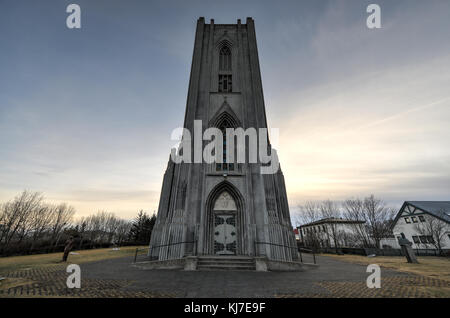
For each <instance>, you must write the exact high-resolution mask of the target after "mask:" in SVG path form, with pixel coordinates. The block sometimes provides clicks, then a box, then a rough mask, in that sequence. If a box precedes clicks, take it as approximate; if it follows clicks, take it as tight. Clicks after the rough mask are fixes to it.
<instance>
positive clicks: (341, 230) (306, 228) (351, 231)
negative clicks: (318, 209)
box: [298, 218, 367, 248]
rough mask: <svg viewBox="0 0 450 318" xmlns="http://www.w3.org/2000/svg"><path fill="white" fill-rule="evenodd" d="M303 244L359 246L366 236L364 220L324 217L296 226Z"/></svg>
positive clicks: (324, 246) (323, 246)
mask: <svg viewBox="0 0 450 318" xmlns="http://www.w3.org/2000/svg"><path fill="white" fill-rule="evenodd" d="M298 230H299V233H300V242H301V243H303V245H304V246H311V247H312V246H315V247H322V248H326V247H329V248H334V247H359V246H362V241H363V239H362V237H363V236H364V237H367V232H366V228H365V221H359V220H345V219H341V218H339V219H337V218H325V219H322V220H318V221H315V222H312V223H308V224H304V225H301V226H299V227H298Z"/></svg>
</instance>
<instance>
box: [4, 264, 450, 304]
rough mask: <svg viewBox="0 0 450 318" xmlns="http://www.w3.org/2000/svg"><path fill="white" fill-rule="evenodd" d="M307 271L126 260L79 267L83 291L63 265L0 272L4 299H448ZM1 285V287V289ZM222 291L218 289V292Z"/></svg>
mask: <svg viewBox="0 0 450 318" xmlns="http://www.w3.org/2000/svg"><path fill="white" fill-rule="evenodd" d="M319 265H320V266H319V268H318V269H314V270H310V271H305V272H254V271H236V272H230V271H222V272H220V271H203V272H201V271H194V272H185V271H180V270H141V269H138V268H136V267H132V266H131V260H130V258H123V259H112V260H105V261H98V262H92V263H84V264H81V277H82V279H81V288H80V289H69V288H67V287H66V280H67V277H68V275H69V274H68V273H67V272H66V266H67V264H56V265H51V266H46V267H38V268H31V269H28V270H27V269H23V270H19V271H13V272H9V273H1V275H0V276H4V277H6V279H5V280H3V281H2V282H1V283H0V298H5V297H102V298H109V297H117V298H120V297H127V298H134V297H139V298H156V297H158V298H159V297H189V298H191V297H192V298H202V297H213V298H214V297H226V298H227V297H237V298H242V297H279V298H298V297H313V298H319V297H331V298H346V297H352V298H353V297H355V298H380V297H389V298H397V297H402V298H403V297H421V298H422V297H423V298H428V297H449V296H448V295H449V294H450V282H448V281H446V280H442V279H439V278H432V277H424V276H419V275H412V274H408V273H402V272H397V271H392V270H388V269H382V277H381V288H380V289H376V288H373V289H370V288H368V287H367V286H366V279H367V275H368V274H367V273H366V267H365V266H361V265H356V264H350V263H344V262H341V261H336V260H333V259H331V258H328V257H319ZM2 286H3V287H2ZM217 286H221V288H217Z"/></svg>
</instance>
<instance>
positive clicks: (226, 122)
mask: <svg viewBox="0 0 450 318" xmlns="http://www.w3.org/2000/svg"><path fill="white" fill-rule="evenodd" d="M228 116H230V115H228V114H224V116H223V117H222V119H221V120H220V123H219V124H218V125H217V128H219V129H220V130H221V131H222V136H223V145H222V152H223V161H222V163H217V164H216V170H217V171H230V170H231V171H233V170H234V168H235V165H234V163H233V162H227V138H226V136H227V134H226V129H227V128H235V127H234V126H235V125H233V123H232V121H231V120H230V118H228Z"/></svg>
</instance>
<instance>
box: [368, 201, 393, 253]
mask: <svg viewBox="0 0 450 318" xmlns="http://www.w3.org/2000/svg"><path fill="white" fill-rule="evenodd" d="M363 207H364V209H363V214H362V216H363V218H364V221H366V226H367V228H368V231H369V235H371V236H372V238H373V240H374V242H375V246H376V247H377V248H380V241H381V239H382V238H384V237H387V236H390V235H391V232H392V220H393V218H394V214H395V211H394V210H393V209H390V208H388V207H387V206H386V203H385V202H384V201H382V200H381V199H377V198H375V197H374V195H373V194H372V195H371V196H369V197H366V198H364V203H363Z"/></svg>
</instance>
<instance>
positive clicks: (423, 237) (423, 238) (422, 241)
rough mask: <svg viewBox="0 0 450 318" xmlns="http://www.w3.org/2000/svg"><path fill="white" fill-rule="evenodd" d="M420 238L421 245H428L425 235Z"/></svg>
mask: <svg viewBox="0 0 450 318" xmlns="http://www.w3.org/2000/svg"><path fill="white" fill-rule="evenodd" d="M419 238H420V242H421V243H424V244H427V243H428V240H427V237H426V236H425V235H421V236H419Z"/></svg>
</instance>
